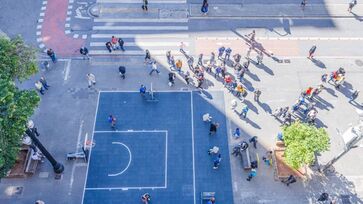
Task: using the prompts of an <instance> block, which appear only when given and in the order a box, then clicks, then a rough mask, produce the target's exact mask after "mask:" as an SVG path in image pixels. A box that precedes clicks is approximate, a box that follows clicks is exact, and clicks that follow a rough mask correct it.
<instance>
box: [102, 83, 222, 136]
mask: <svg viewBox="0 0 363 204" xmlns="http://www.w3.org/2000/svg"><path fill="white" fill-rule="evenodd" d="M221 90H223V89H221ZM195 91H197V90H195ZM100 92H105V93H123V92H125V93H139V91H133V90H110V91H105V90H103V91H100ZM155 92H156V93H158V92H161V93H170V92H193V90H156V91H155ZM116 131H117V130H116ZM156 131H163V130H156ZM165 131H167V130H165ZM105 132H115V131H111V130H110V131H105ZM121 132H122V131H121ZM125 132H129V131H125Z"/></svg>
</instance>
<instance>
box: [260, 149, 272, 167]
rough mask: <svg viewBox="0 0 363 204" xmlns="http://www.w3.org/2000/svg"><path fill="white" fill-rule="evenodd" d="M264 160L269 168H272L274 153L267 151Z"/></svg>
mask: <svg viewBox="0 0 363 204" xmlns="http://www.w3.org/2000/svg"><path fill="white" fill-rule="evenodd" d="M262 160H263V161H264V162H265V164H266V165H267V166H272V151H267V152H266V155H265V156H263V157H262Z"/></svg>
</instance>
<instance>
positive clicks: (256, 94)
mask: <svg viewBox="0 0 363 204" xmlns="http://www.w3.org/2000/svg"><path fill="white" fill-rule="evenodd" d="M253 94H254V96H253V99H254V100H255V101H256V102H260V96H261V91H260V89H256V90H255V91H254V92H253Z"/></svg>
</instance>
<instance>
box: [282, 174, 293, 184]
mask: <svg viewBox="0 0 363 204" xmlns="http://www.w3.org/2000/svg"><path fill="white" fill-rule="evenodd" d="M281 182H282V183H284V184H286V185H287V186H289V185H290V184H292V183H295V182H296V178H295V176H294V175H290V176H289V177H288V178H287V179H285V180H282V181H281Z"/></svg>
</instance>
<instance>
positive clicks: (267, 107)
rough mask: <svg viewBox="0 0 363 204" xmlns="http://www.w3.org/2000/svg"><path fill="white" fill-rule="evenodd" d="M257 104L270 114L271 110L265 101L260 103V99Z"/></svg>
mask: <svg viewBox="0 0 363 204" xmlns="http://www.w3.org/2000/svg"><path fill="white" fill-rule="evenodd" d="M257 104H258V105H259V106H260V107H261V108H262V109H263V110H264V111H265V112H266V113H269V114H271V113H272V110H271V107H270V106H269V105H268V104H267V103H261V102H260V101H258V102H257Z"/></svg>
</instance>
